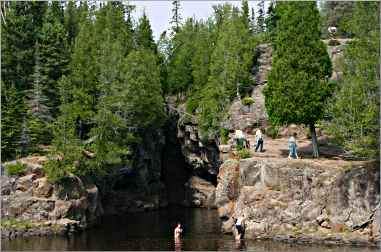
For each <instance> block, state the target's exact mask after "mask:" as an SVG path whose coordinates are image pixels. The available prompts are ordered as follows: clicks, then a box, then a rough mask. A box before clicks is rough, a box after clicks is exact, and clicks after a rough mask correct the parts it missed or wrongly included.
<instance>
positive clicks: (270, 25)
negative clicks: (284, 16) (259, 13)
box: [265, 2, 279, 40]
mask: <svg viewBox="0 0 381 252" xmlns="http://www.w3.org/2000/svg"><path fill="white" fill-rule="evenodd" d="M278 19H279V16H278V15H277V13H276V7H275V6H274V3H273V2H271V3H270V6H269V8H268V10H267V17H266V20H265V23H266V31H267V33H268V34H269V36H270V39H271V40H274V38H275V33H276V22H277V20H278Z"/></svg>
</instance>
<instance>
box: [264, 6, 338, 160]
mask: <svg viewBox="0 0 381 252" xmlns="http://www.w3.org/2000/svg"><path fill="white" fill-rule="evenodd" d="M277 13H278V14H279V15H280V19H279V20H278V21H277V23H276V36H275V40H274V45H275V53H274V58H273V66H272V69H271V72H270V74H269V78H268V85H267V86H266V88H265V89H264V95H265V98H266V100H265V105H266V111H267V113H268V115H269V118H270V120H271V122H272V123H274V124H276V125H282V124H289V123H296V124H306V125H310V126H311V127H314V124H315V122H316V121H318V120H319V119H321V118H322V116H323V112H324V109H325V106H326V101H327V99H328V97H330V96H331V95H332V92H333V87H332V85H330V83H329V82H327V81H326V79H327V78H328V77H329V76H331V72H332V67H331V61H330V58H329V56H328V53H327V48H326V46H325V45H324V43H323V42H322V41H321V40H320V30H319V26H320V16H319V12H318V10H317V7H316V3H315V2H280V3H279V4H277ZM313 143H314V144H313V147H314V148H313V149H314V156H316V157H317V156H318V149H317V144H316V139H313Z"/></svg>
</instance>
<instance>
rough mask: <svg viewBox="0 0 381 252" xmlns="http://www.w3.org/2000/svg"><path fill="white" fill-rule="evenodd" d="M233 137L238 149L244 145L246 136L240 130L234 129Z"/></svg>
mask: <svg viewBox="0 0 381 252" xmlns="http://www.w3.org/2000/svg"><path fill="white" fill-rule="evenodd" d="M234 137H235V139H236V141H237V146H238V148H239V149H242V148H244V147H246V136H245V134H244V133H243V132H242V130H236V131H235V136H234Z"/></svg>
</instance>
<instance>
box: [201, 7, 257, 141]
mask: <svg viewBox="0 0 381 252" xmlns="http://www.w3.org/2000/svg"><path fill="white" fill-rule="evenodd" d="M220 10H222V11H221V12H219V13H218V14H219V15H220V17H221V18H222V20H221V23H220V29H219V33H218V39H217V41H216V45H215V49H214V51H213V53H212V55H211V60H210V74H209V77H208V82H207V84H206V86H205V87H204V88H203V89H202V90H201V91H200V98H199V100H200V101H199V106H198V108H197V110H196V111H197V115H198V122H199V125H200V128H201V133H202V135H203V137H206V138H213V137H214V136H216V135H217V134H218V132H219V128H220V123H221V121H222V119H223V118H224V116H225V112H226V109H227V108H228V106H229V104H230V102H229V101H230V100H231V99H234V98H235V97H237V98H238V99H240V98H241V96H242V95H244V94H245V91H246V87H247V86H249V85H250V84H251V80H250V78H249V75H250V69H251V64H252V62H253V60H252V57H253V49H254V46H253V45H254V44H253V41H252V37H251V34H250V31H249V27H247V26H246V25H245V24H244V22H242V16H241V15H240V12H239V11H238V9H237V8H235V7H232V6H231V5H228V4H227V5H225V6H223V7H222V9H220Z"/></svg>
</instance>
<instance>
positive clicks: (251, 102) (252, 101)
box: [241, 97, 255, 106]
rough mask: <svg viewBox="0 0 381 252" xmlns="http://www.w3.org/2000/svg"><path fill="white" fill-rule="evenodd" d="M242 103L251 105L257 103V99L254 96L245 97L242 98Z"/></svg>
mask: <svg viewBox="0 0 381 252" xmlns="http://www.w3.org/2000/svg"><path fill="white" fill-rule="evenodd" d="M241 103H242V105H244V106H250V105H251V104H254V103H255V100H254V99H253V98H252V97H245V98H243V99H242V100H241Z"/></svg>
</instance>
